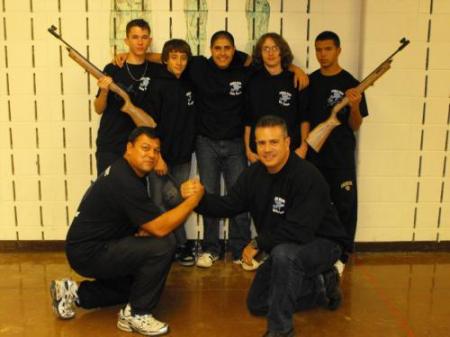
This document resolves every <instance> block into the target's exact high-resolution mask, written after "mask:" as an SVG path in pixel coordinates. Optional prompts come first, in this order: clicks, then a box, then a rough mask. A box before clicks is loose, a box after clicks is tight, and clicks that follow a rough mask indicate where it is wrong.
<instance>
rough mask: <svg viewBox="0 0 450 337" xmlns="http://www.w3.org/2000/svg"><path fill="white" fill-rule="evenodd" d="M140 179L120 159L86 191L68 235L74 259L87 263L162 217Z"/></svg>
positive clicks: (125, 162) (126, 163)
mask: <svg viewBox="0 0 450 337" xmlns="http://www.w3.org/2000/svg"><path fill="white" fill-rule="evenodd" d="M160 213H161V211H160V209H159V208H158V207H157V206H156V205H155V204H153V202H152V201H151V199H150V198H149V197H148V195H147V189H146V184H145V178H140V177H138V176H137V175H136V173H135V172H134V171H133V169H132V168H131V166H130V165H129V164H128V162H127V161H126V160H125V159H124V158H121V159H119V160H117V161H116V162H114V163H113V164H112V165H111V166H109V167H108V168H107V169H106V170H105V171H103V173H102V174H101V175H100V176H99V177H98V178H97V180H96V181H95V182H94V183H93V184H92V185H91V186H90V187H89V189H88V190H87V191H86V193H85V195H84V197H83V199H82V200H81V203H80V206H79V207H78V211H77V214H76V216H75V218H74V219H73V222H72V224H71V226H70V228H69V232H68V233H67V239H66V246H67V251H68V253H69V255H70V256H71V257H77V260H78V261H80V263H82V261H88V260H89V258H91V257H92V256H94V255H95V254H96V253H97V252H98V251H99V250H100V249H102V247H103V245H104V244H105V243H106V242H108V241H111V240H117V239H121V238H123V237H126V236H129V235H133V234H134V233H136V231H137V230H138V228H139V227H140V226H141V225H143V224H145V223H146V222H148V221H151V220H152V219H155V218H156V217H158V216H159V215H160Z"/></svg>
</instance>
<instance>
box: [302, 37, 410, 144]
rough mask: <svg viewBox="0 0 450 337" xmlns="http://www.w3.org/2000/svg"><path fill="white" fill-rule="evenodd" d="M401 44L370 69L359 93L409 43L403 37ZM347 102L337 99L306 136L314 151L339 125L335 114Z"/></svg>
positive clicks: (387, 66) (383, 70) (381, 73)
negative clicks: (328, 113) (326, 114)
mask: <svg viewBox="0 0 450 337" xmlns="http://www.w3.org/2000/svg"><path fill="white" fill-rule="evenodd" d="M400 43H401V46H400V47H399V48H398V49H397V50H396V51H395V52H394V53H393V54H392V55H390V56H389V57H388V58H387V59H386V60H385V61H383V62H382V63H381V64H380V65H379V66H378V67H377V68H376V69H375V70H374V71H372V72H371V73H370V74H369V75H368V76H367V77H366V78H365V79H364V80H362V81H361V83H360V84H359V85H358V86H357V87H356V90H358V92H359V93H361V94H362V93H363V92H364V91H365V90H366V89H367V88H369V87H370V86H372V85H373V84H374V83H375V81H376V80H378V79H379V78H380V77H381V76H383V75H384V73H386V72H387V71H388V70H389V69H390V68H391V63H392V61H393V57H394V55H395V54H397V53H398V52H399V51H400V50H402V49H403V48H405V47H406V46H407V45H408V44H409V40H407V39H406V38H403V39H401V40H400ZM348 103H349V101H348V98H347V97H344V98H343V99H342V100H341V101H339V102H338V103H337V104H336V105H335V106H334V107H333V109H332V110H331V114H330V117H328V119H327V120H325V121H324V122H322V123H320V124H318V125H317V126H316V127H315V128H314V129H313V130H312V131H311V132H310V133H309V134H308V137H307V138H306V142H307V143H308V145H309V146H310V147H311V148H313V150H314V151H316V152H319V151H320V149H321V148H322V146H323V144H325V141H326V140H327V138H328V136H329V135H330V133H331V132H332V131H333V129H334V128H335V127H336V126H338V125H340V124H341V122H339V120H338V119H337V114H338V112H339V111H341V110H342V109H343V108H344V107H345V106H347V105H348Z"/></svg>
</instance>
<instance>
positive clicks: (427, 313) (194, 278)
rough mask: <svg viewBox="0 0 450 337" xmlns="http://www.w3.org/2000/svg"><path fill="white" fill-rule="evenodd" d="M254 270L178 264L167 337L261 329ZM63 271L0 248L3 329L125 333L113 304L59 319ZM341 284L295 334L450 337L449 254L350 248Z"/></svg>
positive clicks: (40, 256) (48, 258) (163, 314)
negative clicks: (253, 307) (250, 301)
mask: <svg viewBox="0 0 450 337" xmlns="http://www.w3.org/2000/svg"><path fill="white" fill-rule="evenodd" d="M253 275H254V274H253V273H252V272H246V271H243V270H242V269H241V267H240V266H238V265H234V264H233V263H232V262H231V261H230V260H228V261H223V260H221V261H219V262H217V263H216V264H215V265H214V266H213V267H212V268H210V269H206V270H203V269H200V268H197V267H192V268H188V267H181V266H179V265H177V264H174V265H173V268H172V270H171V273H170V276H169V279H168V281H167V285H166V289H165V291H164V293H163V296H162V299H161V302H160V304H159V306H158V308H157V310H156V311H155V313H154V314H155V316H156V317H157V318H159V319H160V320H162V321H166V322H168V323H169V325H170V332H169V334H168V336H180V337H194V336H195V337H202V336H208V337H234V336H239V337H247V336H248V337H250V336H255V337H260V336H262V335H263V333H264V332H265V329H266V322H265V319H264V318H260V317H253V316H251V315H250V314H249V313H248V312H247V310H246V306H245V300H246V294H247V290H248V288H249V286H250V283H251V281H252V278H253ZM66 276H69V277H72V278H73V279H75V280H80V277H79V276H78V275H76V274H75V273H74V272H73V271H71V270H70V268H69V266H68V264H67V262H66V259H65V256H64V253H62V252H0V336H2V337H3V336H5V337H10V336H11V337H13V336H14V337H15V336H17V337H19V336H20V337H27V336H33V337H40V336H46V337H52V336H68V337H77V336H82V337H90V336H108V337H114V336H124V337H125V336H130V334H129V333H127V332H122V331H120V330H118V329H117V328H116V319H117V312H118V310H119V308H118V307H112V308H106V309H101V310H92V311H87V310H81V309H80V310H78V311H77V316H76V317H75V318H74V319H72V320H69V321H62V320H59V319H57V318H56V317H55V316H54V315H53V312H52V309H51V307H50V297H49V291H48V286H49V283H50V281H51V280H52V279H54V278H61V277H66ZM342 290H343V294H344V301H343V304H342V306H341V307H340V308H339V309H338V310H337V311H334V312H330V311H326V310H324V309H315V310H311V311H308V312H300V313H297V314H296V315H295V328H296V332H297V336H298V337H318V336H321V337H338V336H339V337H352V336H355V337H361V336H363V337H380V336H384V337H394V336H395V337H397V336H399V337H446V336H450V304H449V303H450V254H449V253H359V254H355V255H354V256H353V258H352V260H351V262H350V263H349V264H348V265H347V268H346V270H345V272H344V277H343V280H342ZM134 335H135V336H138V335H137V334H134Z"/></svg>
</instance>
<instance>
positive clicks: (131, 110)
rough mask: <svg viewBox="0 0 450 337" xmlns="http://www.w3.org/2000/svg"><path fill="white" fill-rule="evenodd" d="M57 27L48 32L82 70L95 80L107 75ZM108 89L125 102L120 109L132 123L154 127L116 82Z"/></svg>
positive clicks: (151, 120)
mask: <svg viewBox="0 0 450 337" xmlns="http://www.w3.org/2000/svg"><path fill="white" fill-rule="evenodd" d="M56 30H57V28H56V27H55V26H54V25H52V26H51V27H50V28H49V29H48V32H49V33H50V34H52V35H53V36H54V37H56V38H57V39H58V40H60V41H61V42H62V43H64V45H65V46H66V49H67V51H68V52H69V56H70V58H71V59H72V60H74V61H75V62H76V63H78V64H79V65H80V66H81V67H82V68H83V69H84V70H86V71H87V72H88V73H89V74H91V75H92V76H94V77H95V78H96V79H97V80H98V79H100V78H101V77H104V76H108V75H106V74H104V73H103V72H102V71H101V70H100V69H99V68H97V67H96V66H95V65H94V64H92V63H91V62H90V61H89V60H88V59H87V58H85V57H84V56H83V55H81V54H80V53H79V52H78V51H77V50H76V49H75V48H73V47H72V46H71V45H70V44H69V43H67V42H66V41H64V39H63V38H62V37H61V35H60V34H58V33H57V32H56ZM109 89H110V90H111V91H112V92H114V93H116V94H117V95H119V96H120V97H121V98H122V99H123V100H124V102H125V104H124V105H123V107H122V111H124V112H125V113H127V114H128V115H130V117H131V118H132V119H133V121H134V123H135V124H136V125H137V126H142V125H145V126H150V127H156V123H155V121H154V120H153V118H151V117H150V116H149V115H148V114H147V113H146V112H145V111H143V110H142V109H140V108H137V107H135V106H134V105H133V103H132V102H131V99H130V96H129V95H128V94H127V92H126V91H125V90H123V89H122V88H121V87H119V86H118V85H117V84H116V83H114V82H112V83H111V84H110V85H109ZM124 107H127V109H126V111H125V110H123V109H124Z"/></svg>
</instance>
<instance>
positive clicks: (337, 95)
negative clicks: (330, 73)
mask: <svg viewBox="0 0 450 337" xmlns="http://www.w3.org/2000/svg"><path fill="white" fill-rule="evenodd" d="M342 97H344V93H343V92H342V91H340V90H337V89H332V90H331V94H330V96H329V97H328V99H327V104H328V106H329V107H333V106H334V105H335V104H336V103H337V102H339V101H340V100H341V99H342Z"/></svg>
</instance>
